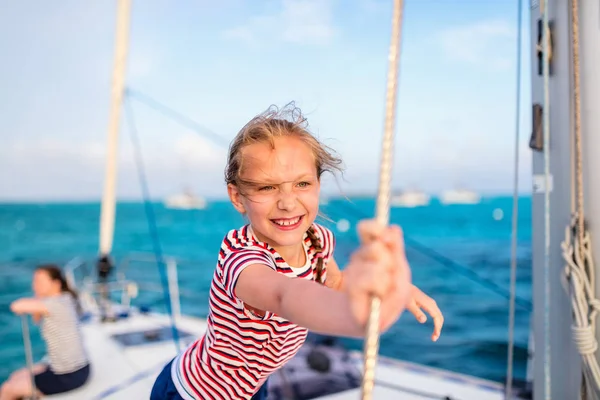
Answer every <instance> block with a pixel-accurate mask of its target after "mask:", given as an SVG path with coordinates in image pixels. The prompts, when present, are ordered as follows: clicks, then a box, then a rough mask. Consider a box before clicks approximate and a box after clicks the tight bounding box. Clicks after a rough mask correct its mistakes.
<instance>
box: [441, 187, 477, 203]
mask: <svg viewBox="0 0 600 400" xmlns="http://www.w3.org/2000/svg"><path fill="white" fill-rule="evenodd" d="M439 199H440V203H442V204H478V203H479V202H480V201H481V195H480V194H479V193H477V192H474V191H472V190H468V189H450V190H446V191H444V192H442V194H441V195H440V197H439Z"/></svg>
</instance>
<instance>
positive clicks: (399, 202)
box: [391, 189, 431, 208]
mask: <svg viewBox="0 0 600 400" xmlns="http://www.w3.org/2000/svg"><path fill="white" fill-rule="evenodd" d="M430 200H431V196H429V195H428V194H427V193H425V192H422V191H420V190H417V189H412V190H405V191H402V192H400V193H398V194H394V195H392V198H391V205H392V207H406V208H413V207H422V206H426V205H428V204H429V201H430Z"/></svg>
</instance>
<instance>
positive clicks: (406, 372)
mask: <svg viewBox="0 0 600 400" xmlns="http://www.w3.org/2000/svg"><path fill="white" fill-rule="evenodd" d="M169 326H170V325H169V318H168V317H167V316H165V315H161V314H152V313H151V314H146V315H144V314H139V313H137V312H135V311H133V312H132V314H131V315H130V316H129V317H127V318H125V319H121V320H119V321H117V322H111V323H100V322H99V321H98V319H97V318H93V319H91V320H89V321H87V322H85V323H84V325H83V333H84V336H85V342H86V347H87V350H88V353H89V356H90V359H91V368H92V372H91V377H90V380H89V381H88V383H87V384H86V385H84V387H82V388H80V389H78V390H75V391H73V392H70V393H66V394H61V395H54V396H48V397H47V398H48V399H52V400H81V399H86V400H88V399H89V400H92V399H110V400H131V399H136V400H137V399H140V400H141V399H148V398H149V396H150V391H151V388H152V385H153V383H154V380H155V378H156V377H157V375H158V374H159V372H160V370H161V369H162V368H163V367H164V365H165V364H166V363H168V362H169V361H170V360H171V359H172V358H173V357H174V356H175V354H176V348H175V344H174V343H173V341H172V340H164V341H161V342H159V343H156V344H140V345H127V346H124V345H121V344H120V343H119V342H118V341H117V340H115V339H114V338H113V335H115V334H121V333H126V332H140V331H152V330H154V329H157V328H165V327H169ZM178 328H179V329H180V330H182V331H185V332H188V333H191V334H193V335H194V337H192V338H188V339H187V340H184V339H182V348H183V347H185V345H186V343H189V342H190V341H192V340H193V339H194V338H195V337H198V336H199V335H202V333H203V332H204V331H205V329H206V323H205V321H204V320H202V319H199V318H192V317H181V318H180V319H179V320H178ZM350 359H351V360H352V361H351V362H353V363H354V364H355V365H356V368H358V369H360V368H361V355H360V353H358V352H353V353H351V357H350ZM299 365H305V363H303V364H299ZM297 373H299V374H302V373H303V372H302V371H300V372H296V371H294V372H293V374H297ZM308 373H312V374H317V373H315V372H314V371H309V372H308ZM446 396H447V397H446ZM269 397H270V398H269V400H277V399H278V396H269ZM359 397H360V389H352V390H348V391H345V392H342V393H338V394H332V395H327V396H322V397H317V398H318V399H328V400H350V399H358V398H359ZM374 399H381V400H398V399H405V400H411V399H457V400H458V399H460V400H468V399H473V400H501V399H504V393H503V387H502V385H500V384H497V383H495V382H489V381H485V380H480V379H476V378H472V377H468V376H464V375H460V374H455V373H452V372H447V371H442V370H438V369H433V368H427V367H423V366H420V365H417V364H412V363H407V362H400V361H395V360H391V359H386V358H380V359H379V363H378V367H377V371H376V386H375V391H374Z"/></svg>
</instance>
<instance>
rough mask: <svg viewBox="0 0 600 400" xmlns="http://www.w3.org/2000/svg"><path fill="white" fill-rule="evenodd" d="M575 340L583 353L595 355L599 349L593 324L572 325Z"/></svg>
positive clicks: (580, 352)
mask: <svg viewBox="0 0 600 400" xmlns="http://www.w3.org/2000/svg"><path fill="white" fill-rule="evenodd" d="M571 332H573V341H574V342H575V345H576V346H577V350H578V351H579V354H581V355H593V354H594V353H595V352H596V350H597V349H598V342H597V341H596V337H595V336H594V332H593V330H592V326H591V325H586V326H574V325H573V326H571Z"/></svg>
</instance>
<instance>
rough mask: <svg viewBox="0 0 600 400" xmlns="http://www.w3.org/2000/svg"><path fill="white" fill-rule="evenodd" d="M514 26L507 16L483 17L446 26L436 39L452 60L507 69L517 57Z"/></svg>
mask: <svg viewBox="0 0 600 400" xmlns="http://www.w3.org/2000/svg"><path fill="white" fill-rule="evenodd" d="M515 30H516V29H515V27H514V26H513V25H511V24H509V23H508V22H506V21H504V20H489V21H480V22H477V23H474V24H469V25H464V26H457V27H452V28H448V29H445V30H443V31H442V32H440V33H439V34H437V35H436V37H435V40H436V41H437V42H438V43H439V45H440V46H441V47H442V50H443V51H444V53H445V55H446V56H447V57H448V58H449V59H451V60H454V61H458V62H461V63H468V64H473V65H476V66H487V67H491V68H494V69H506V68H507V67H510V66H511V65H512V63H513V59H514V54H515V51H514V48H515V37H516V32H515Z"/></svg>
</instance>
